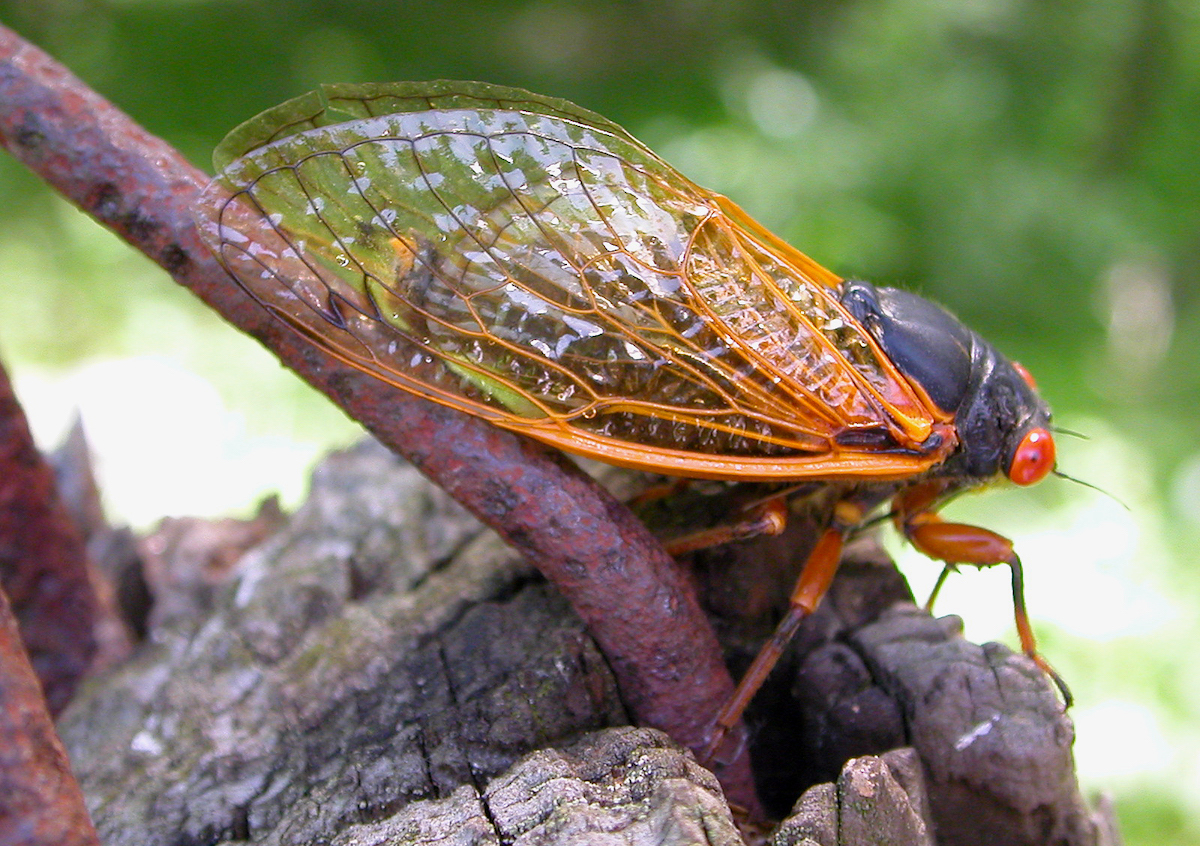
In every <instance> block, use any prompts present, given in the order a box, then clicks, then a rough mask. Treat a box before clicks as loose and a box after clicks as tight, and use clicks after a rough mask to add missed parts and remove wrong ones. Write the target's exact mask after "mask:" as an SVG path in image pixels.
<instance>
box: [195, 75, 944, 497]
mask: <svg viewBox="0 0 1200 846" xmlns="http://www.w3.org/2000/svg"><path fill="white" fill-rule="evenodd" d="M356 92H357V93H356ZM334 103H336V104H337V112H338V114H337V115H335V116H331V115H333V111H332V104H334ZM376 110H382V111H386V113H376ZM367 115H374V116H367ZM346 116H349V117H348V119H342V118H345V117H346ZM335 118H336V119H339V120H341V122H333V121H334V120H335ZM327 123H328V125H326V124H327ZM262 141H268V142H269V143H265V145H264V146H256V147H253V149H247V150H246V151H244V153H243V154H241V155H239V156H238V157H237V158H233V159H232V160H230V161H229V162H228V163H227V164H226V166H225V167H224V169H223V170H222V172H221V173H220V174H219V175H218V178H217V179H216V180H214V182H213V184H212V185H211V186H210V187H209V189H208V190H207V191H206V193H205V196H204V199H203V201H202V204H201V210H200V212H199V218H200V223H201V229H202V232H203V234H204V237H205V238H206V240H207V241H208V242H209V244H210V246H211V247H212V248H213V250H214V252H215V253H216V255H217V256H218V257H219V258H220V259H221V261H222V262H223V263H224V264H225V265H226V267H227V268H228V269H229V270H230V271H231V273H232V274H233V275H234V276H235V277H236V278H237V279H238V280H239V281H240V282H241V283H242V285H243V286H244V287H245V288H246V289H247V290H248V291H250V293H252V294H253V295H254V296H255V297H256V298H258V300H259V301H260V302H262V303H263V305H264V306H266V307H267V308H268V309H269V310H271V311H272V312H274V313H275V314H277V315H278V316H279V317H281V318H282V319H283V320H285V321H287V322H288V323H289V324H291V325H292V326H293V327H294V328H296V329H297V330H298V331H300V332H302V333H303V334H305V335H306V336H307V337H308V338H310V339H311V340H312V341H313V342H314V343H316V344H317V345H318V346H320V347H322V348H324V349H325V350H327V351H328V352H330V353H332V354H333V355H335V356H337V357H338V358H340V359H342V360H343V361H346V362H347V363H349V364H351V365H353V366H355V367H357V368H360V369H362V370H364V371H367V372H369V373H372V374H374V375H375V376H377V377H379V378H381V379H383V380H385V381H387V382H390V383H392V384H394V385H396V386H398V387H400V388H403V389H404V390H407V391H410V392H412V393H415V394H418V395H420V396H424V397H427V398H429V399H432V400H435V401H437V402H441V403H444V404H446V405H450V406H453V407H456V408H459V409H462V410H465V411H468V412H470V413H472V414H476V415H478V416H480V417H483V418H485V419H487V420H490V421H492V422H493V423H496V424H498V425H501V426H505V427H507V428H511V429H515V430H517V431H521V432H525V433H526V434H529V435H531V436H533V437H536V438H539V439H541V440H544V441H547V442H549V443H552V444H555V445H557V446H560V447H563V448H565V449H568V450H572V451H574V452H578V453H583V454H587V455H591V456H593V457H596V458H599V459H601V460H606V461H610V462H612V463H618V464H624V465H628V466H635V467H643V468H649V469H655V470H658V471H661V472H668V473H677V474H681V475H695V476H705V477H716V478H739V479H753V478H762V479H767V478H806V477H821V476H839V475H844V474H851V473H853V474H859V475H863V474H865V475H872V474H874V475H875V476H877V477H881V478H883V477H886V478H892V477H900V476H904V475H908V474H911V473H915V472H920V470H922V469H925V468H926V467H928V466H929V465H930V463H932V459H931V457H930V455H929V454H928V453H921V451H920V450H919V447H920V445H921V443H922V442H923V441H924V440H925V438H926V437H927V436H928V435H929V433H930V431H931V427H932V425H933V423H934V422H935V420H934V418H933V416H931V413H930V412H929V411H928V410H927V408H926V405H925V404H922V402H921V400H920V399H919V398H918V397H917V396H915V395H914V394H913V391H912V389H911V388H910V387H909V386H908V384H907V382H905V381H904V379H903V378H902V377H900V376H899V374H898V373H896V371H895V369H894V367H893V366H892V365H891V364H890V362H888V361H887V359H886V357H885V356H884V355H883V354H882V353H881V352H880V351H879V349H878V347H877V346H876V344H875V343H874V342H873V341H872V340H871V339H870V337H869V336H868V335H867V334H866V333H865V332H864V331H863V330H862V329H861V327H858V326H857V325H856V324H855V323H854V322H853V320H852V318H851V317H850V316H849V314H848V313H846V312H845V310H844V309H843V308H842V307H841V306H840V304H839V303H838V302H837V300H836V297H835V296H834V292H833V289H832V287H831V286H833V285H836V284H837V282H838V280H837V278H836V277H834V276H833V275H832V274H829V273H828V272H827V271H824V270H823V269H821V268H820V267H819V266H817V265H816V264H814V263H813V262H811V261H810V260H809V259H807V258H806V257H804V256H803V255H802V254H800V253H798V252H796V251H794V250H791V248H789V247H787V246H786V245H782V243H781V242H778V241H777V240H775V239H774V238H773V236H770V235H769V234H767V233H765V231H764V230H762V229H761V227H758V225H757V224H755V223H754V222H753V221H751V220H750V219H749V218H748V217H746V216H745V215H744V214H743V213H742V212H740V211H739V210H738V209H737V208H736V207H735V206H733V205H732V204H730V203H728V201H726V200H724V199H723V198H721V197H718V196H716V195H714V194H711V193H709V192H706V191H704V190H702V189H700V188H697V187H696V186H695V185H693V184H692V183H690V182H689V181H688V180H686V179H685V178H684V177H682V176H680V175H679V174H677V173H676V172H675V171H673V170H672V169H671V168H670V167H668V166H667V165H666V164H664V163H663V162H662V161H661V160H660V159H658V158H657V157H656V156H655V155H654V154H653V153H651V152H650V151H649V150H647V149H645V148H644V147H643V146H641V145H640V144H639V143H637V142H636V141H635V140H634V139H633V138H631V137H630V136H629V135H628V134H627V133H625V132H624V131H623V130H621V129H620V128H619V127H616V125H615V124H612V123H610V122H608V121H606V120H604V119H603V118H599V117H598V116H595V115H592V114H591V113H590V112H586V111H584V110H582V109H578V108H577V107H574V106H572V105H571V104H569V103H565V101H554V100H550V99H549V98H539V97H537V96H536V95H532V94H526V93H525V92H519V91H514V90H513V89H501V88H496V87H491V86H481V85H478V84H474V85H471V86H469V87H466V88H462V89H461V90H457V91H456V90H452V86H451V84H448V83H438V84H433V85H432V86H431V87H429V88H427V89H422V88H421V87H420V86H416V87H414V86H398V87H397V86H391V87H386V89H381V88H380V87H371V88H366V89H347V88H344V87H343V88H336V89H327V90H325V91H324V92H323V93H320V94H318V95H316V99H315V100H312V101H311V102H305V101H303V98H301V100H297V101H292V102H291V103H290V104H284V106H281V107H277V109H275V110H272V112H271V113H268V115H267V116H266V117H263V116H260V118H259V119H256V121H251V122H248V123H247V124H245V125H243V127H239V129H238V130H235V131H234V133H232V134H231V139H229V140H227V141H226V142H225V144H223V145H222V148H221V149H222V150H224V151H225V152H224V153H219V156H224V157H228V156H229V155H230V151H236V150H242V149H243V148H246V147H248V145H249V146H253V145H254V144H256V143H259V142H262ZM863 432H868V433H874V434H875V435H876V436H877V437H876V440H875V446H874V448H872V449H866V448H863V447H858V448H856V447H854V446H852V444H854V443H859V444H862V443H865V442H867V441H868V440H870V439H869V438H868V439H863V438H853V437H849V438H848V437H846V435H847V433H859V434H861V433H863ZM880 445H882V446H883V447H884V449H880V448H879V446H880Z"/></svg>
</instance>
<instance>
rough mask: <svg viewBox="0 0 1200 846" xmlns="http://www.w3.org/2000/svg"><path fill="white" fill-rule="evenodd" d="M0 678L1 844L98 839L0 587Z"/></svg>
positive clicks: (76, 844) (86, 844)
mask: <svg viewBox="0 0 1200 846" xmlns="http://www.w3.org/2000/svg"><path fill="white" fill-rule="evenodd" d="M0 679H3V682H2V683H0V737H3V738H4V742H3V743H0V844H4V846H90V844H98V843H99V842H100V841H99V840H98V839H97V838H96V832H95V830H94V829H93V828H92V823H91V820H90V819H88V814H87V809H86V808H85V807H84V804H83V794H82V793H81V792H80V790H79V785H78V784H77V783H76V782H75V777H74V776H73V775H71V768H70V766H69V765H68V763H67V754H66V752H64V751H63V747H62V743H61V742H60V741H59V739H58V735H57V734H55V732H54V723H53V722H52V721H51V719H50V714H49V712H48V711H47V710H46V701H45V699H44V698H43V697H42V690H41V685H40V683H39V682H38V679H37V676H35V675H34V673H33V667H31V666H30V664H29V659H28V658H27V657H26V656H25V651H24V650H23V649H22V648H21V638H20V635H19V634H18V632H17V621H16V619H15V618H14V617H13V615H12V611H11V610H10V608H9V605H8V599H7V597H5V595H4V592H3V591H0Z"/></svg>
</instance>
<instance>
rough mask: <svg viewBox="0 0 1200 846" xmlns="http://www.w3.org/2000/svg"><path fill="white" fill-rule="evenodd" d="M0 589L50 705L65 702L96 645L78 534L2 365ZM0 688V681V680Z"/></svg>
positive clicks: (93, 607) (91, 599) (53, 708)
mask: <svg viewBox="0 0 1200 846" xmlns="http://www.w3.org/2000/svg"><path fill="white" fill-rule="evenodd" d="M0 588H2V589H3V590H4V591H5V593H7V594H8V596H9V598H10V600H11V602H12V613H13V614H14V616H15V617H16V619H17V622H18V625H19V626H20V631H21V638H22V640H23V641H24V643H25V648H26V649H27V650H28V652H29V660H30V661H31V662H32V664H33V667H34V670H35V671H36V673H37V677H38V679H40V680H41V683H42V689H43V690H44V692H45V695H46V701H47V703H48V704H49V706H50V710H51V711H52V712H54V713H56V714H57V713H58V712H59V711H61V710H62V709H63V707H65V706H66V704H67V702H69V701H70V699H71V694H72V693H74V691H75V687H76V685H78V683H79V680H80V679H81V678H82V677H83V674H84V673H85V672H86V671H87V669H88V666H89V664H90V663H91V660H92V656H93V654H94V653H95V651H96V638H95V635H94V634H93V632H94V626H95V621H96V597H95V593H94V591H93V590H92V584H91V581H90V580H89V577H88V570H87V552H86V549H85V547H84V543H83V538H82V536H81V535H80V534H79V531H78V529H77V528H76V527H75V524H74V522H73V521H72V520H71V517H70V515H69V514H68V513H67V510H66V508H65V507H64V506H63V504H62V501H61V499H60V498H59V496H58V490H57V488H56V487H55V482H54V470H53V469H52V468H51V467H50V465H49V464H48V463H47V462H46V461H45V460H44V459H43V458H42V455H41V453H39V452H38V451H37V447H36V446H34V443H33V436H32V435H31V434H30V432H29V426H28V424H27V423H26V421H25V414H24V412H23V411H22V410H21V406H20V404H19V403H18V402H17V398H16V397H15V396H14V395H13V391H12V386H11V384H10V383H9V381H8V375H7V374H6V373H5V372H4V369H3V368H0ZM0 687H2V685H0Z"/></svg>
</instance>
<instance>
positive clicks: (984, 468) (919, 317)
mask: <svg viewBox="0 0 1200 846" xmlns="http://www.w3.org/2000/svg"><path fill="white" fill-rule="evenodd" d="M841 300H842V304H843V305H845V306H846V308H847V310H848V311H849V312H850V313H851V314H852V315H853V316H854V317H855V319H856V320H858V321H859V322H860V323H861V324H862V325H863V326H864V327H865V328H866V329H867V331H868V332H870V333H871V335H872V337H874V338H875V340H876V341H878V342H879V345H880V346H881V347H883V350H884V352H886V353H887V355H888V358H890V359H891V360H892V362H893V363H894V364H895V365H896V367H897V368H898V369H899V370H900V372H901V373H902V374H904V376H905V377H906V378H907V379H909V381H911V382H913V383H914V384H916V385H919V386H920V387H921V388H922V389H923V390H924V391H925V392H926V393H927V394H928V395H929V398H930V399H931V400H933V402H934V403H935V404H936V405H937V406H938V408H940V409H941V410H942V411H945V412H947V413H949V414H951V415H953V418H954V425H955V428H956V430H957V432H958V438H959V448H958V449H957V450H956V451H955V452H954V454H953V455H951V457H950V458H949V459H947V460H946V461H945V462H944V463H943V464H942V465H941V466H940V467H939V468H938V469H937V470H936V471H934V472H936V473H939V474H944V475H948V476H966V477H970V478H975V479H981V480H982V479H990V478H992V477H994V476H996V475H997V474H1003V475H1006V476H1007V477H1008V478H1009V479H1011V480H1012V481H1014V482H1016V483H1018V484H1022V485H1028V484H1032V483H1033V482H1036V481H1039V480H1040V479H1042V478H1043V477H1044V476H1045V475H1046V474H1047V473H1049V472H1050V471H1051V470H1053V469H1054V439H1053V438H1052V437H1051V435H1050V432H1049V428H1048V427H1049V425H1050V407H1049V406H1048V405H1046V402H1045V400H1043V399H1042V398H1041V397H1040V396H1038V393H1037V390H1036V388H1035V386H1034V384H1033V379H1032V378H1031V377H1030V376H1029V374H1028V373H1027V372H1026V371H1025V370H1024V368H1020V367H1019V366H1017V365H1014V364H1013V362H1011V361H1009V360H1008V359H1007V358H1005V357H1004V356H1003V355H1001V354H1000V353H999V352H998V351H997V350H996V348H995V347H993V346H992V345H991V344H989V343H988V342H987V341H985V340H984V339H983V338H982V337H980V336H979V335H978V334H977V333H976V332H974V331H973V330H971V329H968V328H967V327H966V326H965V325H963V323H962V322H961V321H959V320H958V318H956V317H954V316H953V315H952V314H950V313H949V312H948V311H946V310H945V309H943V308H941V307H940V306H937V305H934V304H933V303H931V302H930V301H929V300H926V299H924V298H922V297H919V296H917V295H916V294H910V293H909V292H907V291H900V290H897V289H895V288H876V287H875V286H874V285H871V284H869V283H867V282H855V281H847V282H845V283H844V284H843V286H842V294H841Z"/></svg>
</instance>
